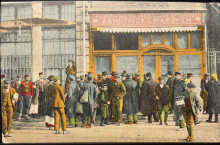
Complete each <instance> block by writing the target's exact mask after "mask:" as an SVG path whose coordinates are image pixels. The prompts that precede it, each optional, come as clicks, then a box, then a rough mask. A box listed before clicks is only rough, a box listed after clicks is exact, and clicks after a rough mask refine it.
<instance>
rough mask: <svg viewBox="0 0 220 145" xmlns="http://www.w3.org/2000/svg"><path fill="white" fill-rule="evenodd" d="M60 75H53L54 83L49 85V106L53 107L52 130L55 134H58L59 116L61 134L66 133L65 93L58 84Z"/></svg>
mask: <svg viewBox="0 0 220 145" xmlns="http://www.w3.org/2000/svg"><path fill="white" fill-rule="evenodd" d="M60 79H61V78H60V77H59V76H57V77H54V82H55V83H54V84H53V85H52V86H51V87H50V94H49V95H50V96H49V101H50V107H53V109H54V114H55V126H54V130H55V131H56V132H55V133H56V134H60V127H59V126H60V117H61V120H62V130H63V134H67V133H68V132H67V130H66V115H65V111H64V108H65V105H64V103H65V95H64V90H63V88H62V86H60Z"/></svg>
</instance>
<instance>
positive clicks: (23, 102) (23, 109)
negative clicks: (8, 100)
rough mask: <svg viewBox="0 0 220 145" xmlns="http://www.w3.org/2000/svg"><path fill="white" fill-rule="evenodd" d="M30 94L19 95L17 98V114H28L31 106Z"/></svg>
mask: <svg viewBox="0 0 220 145" xmlns="http://www.w3.org/2000/svg"><path fill="white" fill-rule="evenodd" d="M31 101H32V97H31V96H20V97H19V99H18V106H17V107H18V112H19V115H22V113H23V114H28V113H29V110H30V107H31Z"/></svg>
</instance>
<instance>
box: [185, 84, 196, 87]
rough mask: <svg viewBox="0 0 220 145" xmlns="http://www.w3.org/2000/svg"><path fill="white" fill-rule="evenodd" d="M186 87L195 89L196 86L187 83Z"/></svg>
mask: <svg viewBox="0 0 220 145" xmlns="http://www.w3.org/2000/svg"><path fill="white" fill-rule="evenodd" d="M187 87H188V88H195V87H196V86H195V85H194V84H193V83H188V84H187Z"/></svg>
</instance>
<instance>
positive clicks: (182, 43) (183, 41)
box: [177, 32, 188, 48]
mask: <svg viewBox="0 0 220 145" xmlns="http://www.w3.org/2000/svg"><path fill="white" fill-rule="evenodd" d="M177 39H178V48H187V44H188V43H187V32H179V33H177Z"/></svg>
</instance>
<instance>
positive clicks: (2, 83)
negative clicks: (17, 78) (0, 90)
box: [1, 74, 5, 87]
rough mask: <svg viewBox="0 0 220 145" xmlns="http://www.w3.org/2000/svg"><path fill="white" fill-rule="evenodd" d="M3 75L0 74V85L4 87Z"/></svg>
mask: <svg viewBox="0 0 220 145" xmlns="http://www.w3.org/2000/svg"><path fill="white" fill-rule="evenodd" d="M4 81H5V75H4V74H2V75H1V86H2V87H4Z"/></svg>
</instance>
